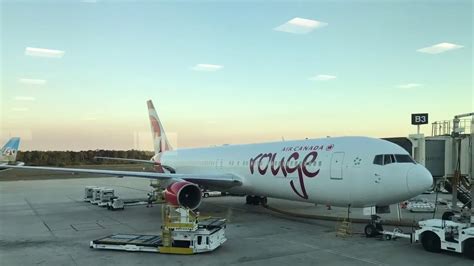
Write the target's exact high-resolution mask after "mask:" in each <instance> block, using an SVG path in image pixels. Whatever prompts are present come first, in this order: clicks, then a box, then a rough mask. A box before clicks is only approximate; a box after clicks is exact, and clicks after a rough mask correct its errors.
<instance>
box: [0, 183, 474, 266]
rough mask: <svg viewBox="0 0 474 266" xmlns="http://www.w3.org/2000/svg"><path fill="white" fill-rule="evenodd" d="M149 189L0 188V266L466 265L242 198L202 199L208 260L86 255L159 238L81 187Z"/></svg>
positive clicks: (149, 223) (145, 213) (136, 215)
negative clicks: (130, 239) (223, 225)
mask: <svg viewBox="0 0 474 266" xmlns="http://www.w3.org/2000/svg"><path fill="white" fill-rule="evenodd" d="M149 184H150V182H149V180H146V179H139V178H78V179H68V180H61V179H56V180H35V181H5V182H0V265H134V264H135V265H136V264H143V265H191V264H193V265H200V266H201V265H228V264H238V265H265V264H266V265H292V266H294V265H316V264H319V265H474V262H473V261H472V260H469V259H467V258H465V257H464V256H462V255H460V254H456V253H450V252H442V253H439V254H434V253H429V252H426V251H425V250H424V249H423V248H422V246H421V245H420V244H411V243H410V241H409V240H406V239H397V240H390V241H387V240H382V239H380V238H378V239H373V238H366V237H365V236H363V234H362V232H363V228H364V225H363V224H353V225H352V231H353V235H352V236H350V237H346V238H341V237H337V236H336V226H337V225H338V223H337V222H331V221H320V220H314V219H303V218H297V217H290V216H288V215H283V214H279V213H276V212H273V211H271V210H268V209H265V208H263V207H262V206H251V205H245V204H244V203H245V198H243V197H234V196H225V197H212V198H205V199H204V200H203V203H202V205H201V207H200V212H201V214H202V215H212V216H218V217H223V218H226V219H227V220H228V224H227V231H226V236H227V239H228V240H227V242H226V243H224V244H223V245H222V246H221V247H220V248H218V249H217V250H215V251H214V252H211V253H206V254H197V255H165V254H154V253H135V252H124V251H106V250H95V249H90V248H89V242H90V241H91V240H94V239H98V238H101V237H104V236H107V235H110V234H116V233H137V234H159V233H160V226H161V207H160V206H159V205H155V206H154V207H152V208H146V207H145V206H144V205H139V206H127V207H126V208H125V210H124V211H109V210H107V209H105V208H101V207H98V206H96V205H91V204H90V203H88V202H84V201H83V200H82V199H83V196H84V187H85V186H87V185H97V186H107V187H112V188H114V189H115V190H116V195H118V196H120V197H121V198H143V197H146V193H147V192H149V191H151V187H150V186H149ZM427 196H431V197H432V195H427ZM269 205H270V206H272V207H278V208H280V209H284V210H287V211H293V212H298V213H315V214H328V215H340V216H344V215H345V214H346V212H347V210H346V209H344V208H333V209H332V210H327V207H326V206H324V205H317V206H315V205H314V204H308V203H298V202H291V201H285V200H277V199H269ZM351 215H354V216H360V215H361V210H360V209H353V210H352V213H351ZM410 215H412V214H409V213H407V212H404V213H403V216H404V218H409V217H412V218H413V215H412V216H410ZM419 215H422V214H416V215H415V216H417V218H419V217H418V216H419ZM429 215H431V214H428V216H429ZM425 216H426V214H425ZM393 217H395V216H393ZM393 217H391V218H393ZM389 229H390V228H389ZM410 230H411V229H410V228H404V231H405V232H407V231H410Z"/></svg>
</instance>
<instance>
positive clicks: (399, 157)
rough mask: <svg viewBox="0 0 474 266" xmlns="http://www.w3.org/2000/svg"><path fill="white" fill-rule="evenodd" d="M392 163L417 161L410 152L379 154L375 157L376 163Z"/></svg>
mask: <svg viewBox="0 0 474 266" xmlns="http://www.w3.org/2000/svg"><path fill="white" fill-rule="evenodd" d="M391 163H416V162H415V161H414V160H413V159H412V158H411V156H410V155H408V154H378V155H376V156H375V158H374V164H377V165H387V164H391Z"/></svg>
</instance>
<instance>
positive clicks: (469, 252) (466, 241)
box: [365, 219, 474, 259]
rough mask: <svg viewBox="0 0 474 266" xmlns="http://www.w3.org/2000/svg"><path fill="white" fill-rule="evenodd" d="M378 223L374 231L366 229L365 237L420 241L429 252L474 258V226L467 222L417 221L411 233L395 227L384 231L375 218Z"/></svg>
mask: <svg viewBox="0 0 474 266" xmlns="http://www.w3.org/2000/svg"><path fill="white" fill-rule="evenodd" d="M375 221H376V222H378V223H379V224H380V226H379V227H369V228H370V229H373V228H376V232H373V231H370V230H369V231H368V230H367V228H368V227H366V230H365V234H366V236H367V237H374V236H376V235H382V236H383V237H384V239H386V240H390V239H396V238H406V239H410V242H412V243H421V244H422V246H423V248H424V249H425V250H427V251H429V252H440V251H442V250H447V251H452V252H456V253H463V254H465V255H466V256H467V257H468V258H470V259H474V226H472V225H471V223H470V221H468V222H455V221H451V220H443V219H429V220H425V221H420V222H418V227H419V228H418V229H417V230H415V231H414V232H413V233H403V232H402V231H401V229H399V228H395V229H394V230H393V231H385V230H383V227H382V226H381V221H380V220H379V219H375Z"/></svg>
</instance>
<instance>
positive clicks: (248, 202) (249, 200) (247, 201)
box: [245, 196, 252, 205]
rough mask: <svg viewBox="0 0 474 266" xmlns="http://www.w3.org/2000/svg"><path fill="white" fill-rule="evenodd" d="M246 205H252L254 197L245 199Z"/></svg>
mask: <svg viewBox="0 0 474 266" xmlns="http://www.w3.org/2000/svg"><path fill="white" fill-rule="evenodd" d="M245 204H247V205H250V204H252V196H247V197H245Z"/></svg>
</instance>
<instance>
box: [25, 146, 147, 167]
mask: <svg viewBox="0 0 474 266" xmlns="http://www.w3.org/2000/svg"><path fill="white" fill-rule="evenodd" d="M153 155H154V153H153V152H150V151H139V150H127V151H116V150H88V151H19V152H18V155H17V161H20V162H25V163H26V164H27V165H47V166H68V165H79V164H80V165H88V164H125V163H129V162H124V161H116V160H97V159H94V157H95V156H101V157H117V158H129V159H140V160H149V159H150V158H151V157H152V156H153Z"/></svg>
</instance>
